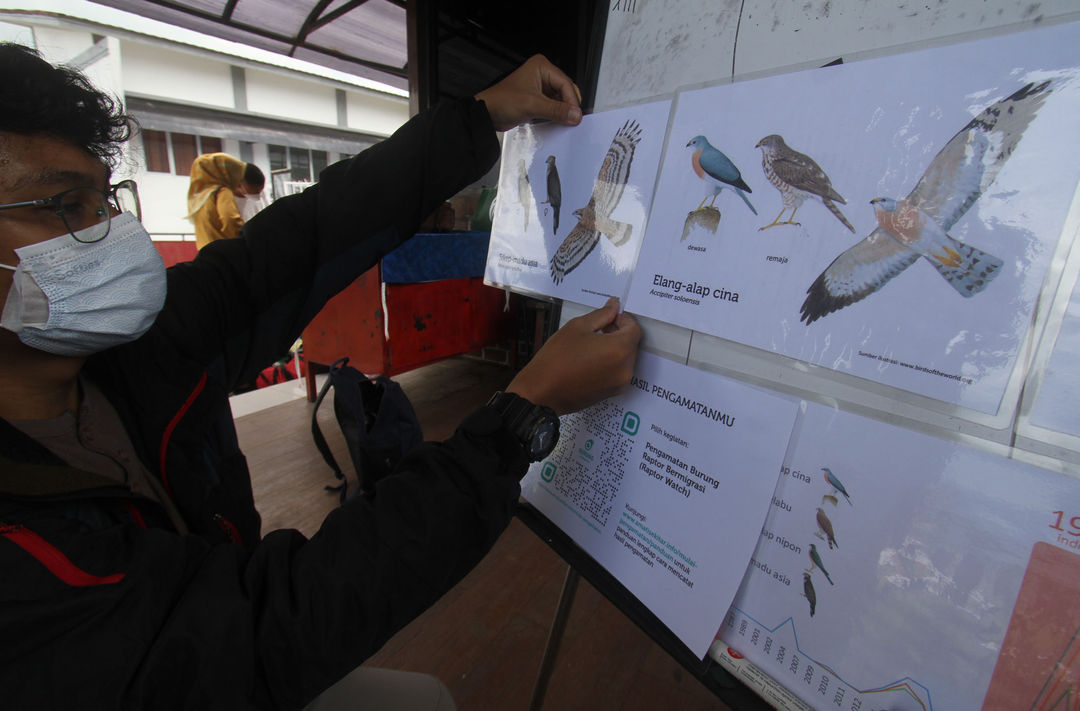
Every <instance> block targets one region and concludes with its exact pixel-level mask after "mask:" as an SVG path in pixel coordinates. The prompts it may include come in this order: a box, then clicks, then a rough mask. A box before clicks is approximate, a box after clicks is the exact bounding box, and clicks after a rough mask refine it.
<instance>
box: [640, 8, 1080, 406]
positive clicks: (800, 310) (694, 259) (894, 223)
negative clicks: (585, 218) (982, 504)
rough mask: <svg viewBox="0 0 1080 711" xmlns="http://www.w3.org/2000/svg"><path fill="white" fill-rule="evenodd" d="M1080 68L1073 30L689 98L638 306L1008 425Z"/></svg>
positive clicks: (1057, 207) (654, 214) (1069, 140)
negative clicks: (1005, 409) (1011, 389)
mask: <svg viewBox="0 0 1080 711" xmlns="http://www.w3.org/2000/svg"><path fill="white" fill-rule="evenodd" d="M1078 66H1080V31H1078V29H1077V26H1076V25H1068V26H1060V27H1052V28H1047V29H1043V30H1037V31H1032V32H1027V33H1022V34H1017V35H1010V36H1005V37H1000V38H994V39H987V40H981V41H977V42H970V43H965V44H958V45H952V46H948V47H942V48H937V49H931V50H924V51H919V52H911V53H906V54H901V55H897V56H891V57H885V58H881V59H875V60H866V61H860V62H856V63H854V64H851V65H844V66H837V67H828V68H821V69H814V70H809V71H804V72H798V73H794V74H786V75H782V76H777V77H771V78H767V79H760V80H753V81H746V82H741V83H736V84H730V85H724V86H717V87H711V88H707V89H701V90H696V91H688V92H684V93H681V94H680V95H679V96H678V98H677V100H676V105H675V109H674V111H673V117H672V122H671V130H670V138H669V142H668V145H667V148H666V152H665V157H664V160H663V165H662V168H661V174H660V179H659V182H658V188H657V194H656V197H655V199H654V202H653V206H652V211H651V215H650V219H649V227H648V230H647V233H646V236H645V241H644V243H643V245H642V249H641V254H640V257H639V260H638V266H637V269H636V271H635V273H634V277H633V280H632V284H631V288H630V295H629V298H628V303H627V309H628V310H629V311H632V312H634V313H640V314H644V315H647V316H651V317H653V318H657V319H660V320H662V321H667V322H670V323H675V324H679V325H682V326H686V327H689V328H692V329H695V330H699V331H704V332H707V333H711V334H714V335H718V336H721V337H724V338H727V339H731V340H735V341H739V342H741V343H745V344H748V345H751V346H755V347H759V348H763V349H767V350H771V351H774V352H777V353H780V354H783V355H787V356H791V357H794V358H797V359H800V360H804V361H808V362H811V363H815V364H819V365H823V366H827V367H829V368H833V369H835V370H838V371H841V372H845V373H850V374H853V375H856V376H859V377H862V378H867V379H870V380H874V381H877V382H880V383H884V384H887V385H891V386H895V387H898V388H902V389H904V390H908V391H911V392H914V393H918V394H921V395H926V396H929V397H932V398H935V399H938V400H944V401H947V402H952V403H957V404H960V405H962V406H965V407H970V408H973V409H976V410H979V411H982V412H987V413H996V412H997V410H998V407H999V403H1000V401H1001V397H1002V395H1003V393H1004V390H1005V388H1006V386H1007V383H1008V380H1009V377H1010V375H1011V373H1012V369H1013V366H1014V364H1015V363H1016V357H1017V353H1018V352H1019V350H1020V347H1021V344H1022V343H1023V341H1024V338H1025V336H1026V334H1027V332H1028V329H1029V327H1030V324H1031V317H1032V313H1033V310H1034V306H1035V304H1036V301H1037V298H1038V295H1039V290H1040V287H1041V285H1042V282H1043V278H1044V276H1045V274H1046V270H1047V267H1048V264H1049V262H1050V258H1051V256H1052V255H1053V253H1054V250H1055V247H1056V245H1057V243H1058V239H1059V235H1060V233H1061V230H1062V225H1063V223H1064V221H1065V217H1066V214H1067V212H1068V210H1069V207H1070V204H1071V201H1072V198H1073V194H1074V190H1075V189H1076V186H1077V181H1078V179H1080V162H1078V161H1076V160H1075V153H1076V149H1077V146H1078V145H1080V122H1077V121H1076V116H1077V115H1080V72H1078V70H1077V67H1078Z"/></svg>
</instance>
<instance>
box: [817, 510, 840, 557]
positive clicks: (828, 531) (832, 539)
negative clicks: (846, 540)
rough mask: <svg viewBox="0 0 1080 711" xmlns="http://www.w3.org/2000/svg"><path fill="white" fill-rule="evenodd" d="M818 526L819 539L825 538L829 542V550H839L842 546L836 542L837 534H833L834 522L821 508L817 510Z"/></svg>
mask: <svg viewBox="0 0 1080 711" xmlns="http://www.w3.org/2000/svg"><path fill="white" fill-rule="evenodd" d="M817 525H818V529H819V530H818V538H825V539H827V540H828V542H829V550H832V549H833V548H839V547H840V546H839V545H838V544H837V542H836V534H834V533H833V527H832V521H830V520H829V517H828V516H826V515H825V510H824V509H822V508H820V507H819V508H818V510H817ZM822 534H824V535H822Z"/></svg>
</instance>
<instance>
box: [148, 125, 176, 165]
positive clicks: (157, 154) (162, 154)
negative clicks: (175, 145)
mask: <svg viewBox="0 0 1080 711" xmlns="http://www.w3.org/2000/svg"><path fill="white" fill-rule="evenodd" d="M142 142H143V153H144V154H145V158H146V169H147V170H148V171H150V172H151V173H171V172H172V169H171V168H170V167H169V144H168V136H167V135H166V133H165V132H164V131H143V132H142Z"/></svg>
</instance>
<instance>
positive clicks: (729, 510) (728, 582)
mask: <svg viewBox="0 0 1080 711" xmlns="http://www.w3.org/2000/svg"><path fill="white" fill-rule="evenodd" d="M797 409H798V403H796V402H794V401H792V400H789V399H787V398H783V397H779V396H776V395H773V394H771V393H767V392H764V391H762V390H759V389H755V388H752V387H750V386H747V385H744V384H742V383H739V382H737V381H735V380H730V379H727V378H724V377H721V376H719V375H715V374H712V373H703V372H701V371H698V370H695V369H693V368H690V367H688V366H685V365H682V364H680V363H675V362H672V361H670V360H667V359H665V358H661V357H659V356H655V355H652V354H650V353H645V352H642V353H641V354H640V356H639V358H638V361H637V365H636V368H635V373H634V379H633V384H632V387H630V388H628V389H627V391H626V392H624V393H623V394H621V395H618V396H616V397H613V398H609V399H607V400H605V401H603V402H602V403H599V404H598V405H596V406H594V407H592V408H589V409H588V410H584V411H582V412H579V413H575V414H573V415H567V416H565V417H563V418H562V422H561V434H560V437H559V444H558V446H557V447H556V449H555V451H554V452H552V454H551V456H550V457H549V458H548V459H546V460H545V461H543V462H538V463H536V464H534V465H533V466H532V468H531V469H530V470H529V473H528V474H527V475H526V477H525V478H524V479H523V480H522V482H521V492H522V495H523V496H524V497H525V498H526V499H527V500H528V501H529V502H530V503H531V504H532V505H533V506H535V507H536V508H537V509H538V510H539V511H540V512H541V513H543V514H544V515H545V516H546V517H547V518H548V519H550V520H551V521H552V522H553V523H554V524H555V525H557V526H558V527H559V528H561V529H562V530H563V531H564V532H566V533H567V534H568V535H569V536H570V537H571V538H572V539H574V541H575V542H576V543H577V544H578V545H579V546H581V548H582V549H584V550H585V551H586V552H587V553H588V554H589V555H590V556H592V557H593V558H594V559H595V560H596V561H597V562H598V563H599V564H600V565H602V566H604V568H606V569H607V570H608V571H609V572H610V573H611V574H612V575H614V576H615V577H616V578H617V579H618V580H619V581H620V582H621V583H622V584H623V585H625V586H626V588H627V589H629V590H630V592H631V593H632V594H634V595H635V596H636V597H637V598H638V599H639V600H641V602H642V603H644V604H645V605H646V606H647V607H648V608H649V609H650V610H651V611H652V612H653V613H654V614H655V615H656V616H657V617H658V618H660V620H661V621H662V622H663V623H664V624H665V625H667V626H668V627H669V628H670V629H671V631H672V632H674V633H675V634H676V635H677V636H678V637H679V638H680V639H681V640H682V641H683V642H684V643H685V644H686V646H687V647H689V648H690V649H691V650H692V651H693V652H694V653H696V654H697V655H698V657H699V658H704V656H705V653H706V651H707V650H708V649H709V645H710V644H711V643H712V640H713V632H714V631H715V630H716V627H717V626H719V624H720V621H721V620H722V619H723V616H724V613H725V612H726V610H727V607H728V605H730V604H731V601H732V599H734V596H735V591H736V589H737V588H738V586H739V581H740V579H741V575H742V571H743V570H745V569H746V565H747V561H749V559H750V552H751V551H752V550H753V548H754V545H755V544H756V543H757V540H758V536H759V534H760V531H761V523H762V521H764V520H765V516H766V514H767V513H768V511H769V498H770V496H771V495H772V491H773V487H774V486H775V483H776V471H777V469H778V468H779V467H780V463H781V461H782V460H783V458H784V452H785V450H786V448H787V443H788V441H789V439H790V438H791V428H792V425H793V424H794V423H795V417H796V412H797ZM717 447H720V448H722V449H723V451H724V456H723V457H722V458H717V457H716V455H715V452H716V449H717Z"/></svg>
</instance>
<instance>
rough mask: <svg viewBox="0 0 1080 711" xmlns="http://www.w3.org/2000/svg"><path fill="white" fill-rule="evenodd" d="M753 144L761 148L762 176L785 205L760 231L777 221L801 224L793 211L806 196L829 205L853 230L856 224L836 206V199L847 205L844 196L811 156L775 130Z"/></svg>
mask: <svg viewBox="0 0 1080 711" xmlns="http://www.w3.org/2000/svg"><path fill="white" fill-rule="evenodd" d="M755 147H756V148H760V149H761V168H762V170H764V171H765V177H766V178H768V179H769V182H770V183H772V184H773V186H774V187H775V188H776V189H777V190H779V191H780V197H781V198H782V199H783V201H784V206H783V208H781V210H780V214H778V215H777V216H776V219H775V220H773V221H772V222H771V223H770V224H768V225H765V226H764V227H762V228H760V229H759V230H758V231H759V232H760V231H761V230H767V229H769V228H770V227H775V226H777V225H798V224H800V223H798V222H795V212H796V211H797V210H798V209H799V208H800V207H801V206H802V204H803V202H804V201H805V200H806V198H808V197H812V198H816V199H818V200H821V202H822V203H823V204H824V205H825V207H827V208H829V212H831V213H832V214H834V215H836V219H838V220H840V222H842V223H843V224H844V227H847V228H848V229H849V230H851V231H852V232H854V231H855V228H854V227H852V226H851V223H850V222H848V221H847V218H846V217H844V213H842V212H840V208H839V207H837V206H836V203H840V204H842V205H846V204H847V200H844V198H843V197H841V196H840V193H838V192H836V190H834V189H833V186H832V182H830V181H829V176H827V175H825V171H824V170H822V169H821V166H819V165H818V164H817V163H815V162H814V159H813V158H811V157H810V156H808V155H803V154H802V153H799V152H798V151H796V150H794V149H793V148H791V147H790V146H788V144H787V143H785V142H784V139H783V137H781V136H778V135H776V134H775V133H774V134H772V135H771V136H765V138H762V139H761V140H760V141H758V142H757V146H755ZM788 210H791V215H789V216H788V219H786V220H784V221H783V222H781V221H780V216H781V215H783V214H784V213H785V212H787V211H788Z"/></svg>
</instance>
